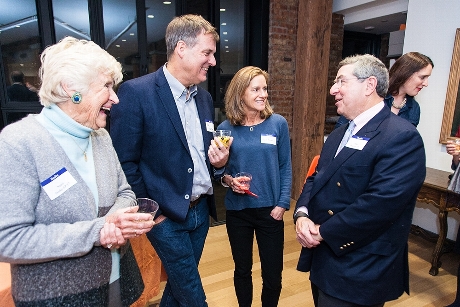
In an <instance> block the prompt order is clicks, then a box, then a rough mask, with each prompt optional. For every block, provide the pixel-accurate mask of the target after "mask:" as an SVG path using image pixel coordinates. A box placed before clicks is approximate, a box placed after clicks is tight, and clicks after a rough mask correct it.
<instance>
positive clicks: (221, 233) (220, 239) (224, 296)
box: [150, 212, 460, 307]
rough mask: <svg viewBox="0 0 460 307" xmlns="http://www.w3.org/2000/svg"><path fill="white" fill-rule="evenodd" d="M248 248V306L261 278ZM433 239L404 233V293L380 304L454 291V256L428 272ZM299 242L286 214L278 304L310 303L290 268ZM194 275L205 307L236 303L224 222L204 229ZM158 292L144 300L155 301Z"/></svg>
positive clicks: (403, 305)
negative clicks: (407, 269)
mask: <svg viewBox="0 0 460 307" xmlns="http://www.w3.org/2000/svg"><path fill="white" fill-rule="evenodd" d="M256 248H257V245H256V244H255V250H254V266H253V280H254V302H253V307H260V306H261V303H260V293H261V284H262V282H261V277H260V273H261V272H260V262H259V257H258V253H257V249H256ZM433 248H434V243H433V242H429V241H427V240H425V239H423V238H421V237H418V236H415V235H412V234H411V235H410V237H409V261H410V291H411V294H410V295H407V294H404V295H402V296H401V297H400V298H399V299H398V300H395V301H392V302H388V303H387V304H385V307H388V306H397V307H413V306H416V307H429V306H430V307H431V306H436V307H440V306H445V305H447V304H450V303H451V302H452V301H453V300H454V297H455V293H456V279H457V277H456V273H457V267H458V263H459V261H460V256H459V255H457V254H455V253H452V252H450V253H446V254H444V255H443V256H442V259H441V260H442V267H441V268H440V269H439V274H438V275H437V276H431V275H430V274H429V273H428V271H429V269H430V267H431V265H430V257H431V252H432V250H433ZM299 252H300V245H299V244H298V243H297V241H296V240H295V231H294V226H293V222H292V216H291V212H287V213H286V214H285V247H284V271H283V290H282V291H281V298H280V302H279V306H280V307H295V306H303V307H310V306H314V305H313V301H312V298H311V292H310V282H309V280H308V273H301V272H298V271H296V270H295V267H296V265H297V260H298V257H299ZM199 269H200V274H201V277H202V281H203V285H204V288H205V292H206V296H207V301H208V304H209V306H210V307H227V306H228V307H234V306H238V304H237V301H236V297H235V292H234V289H233V261H232V257H231V252H230V246H229V243H228V238H227V233H226V230H225V225H219V226H214V227H211V228H210V231H209V234H208V237H207V240H206V245H205V248H204V251H203V257H202V260H201V262H200V267H199ZM160 297H161V293H160V295H159V296H157V297H156V298H154V299H153V300H151V301H150V302H158V299H159V298H160Z"/></svg>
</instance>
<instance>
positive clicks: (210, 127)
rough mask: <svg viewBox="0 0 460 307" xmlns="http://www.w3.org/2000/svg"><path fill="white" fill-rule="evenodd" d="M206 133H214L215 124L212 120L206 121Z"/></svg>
mask: <svg viewBox="0 0 460 307" xmlns="http://www.w3.org/2000/svg"><path fill="white" fill-rule="evenodd" d="M206 131H208V132H214V122H213V121H212V120H209V119H207V120H206Z"/></svg>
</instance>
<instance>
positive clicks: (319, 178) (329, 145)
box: [310, 107, 391, 199]
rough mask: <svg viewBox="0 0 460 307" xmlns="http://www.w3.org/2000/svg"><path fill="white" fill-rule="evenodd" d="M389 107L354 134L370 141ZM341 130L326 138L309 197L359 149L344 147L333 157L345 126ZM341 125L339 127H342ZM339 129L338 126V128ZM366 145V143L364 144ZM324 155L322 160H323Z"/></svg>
mask: <svg viewBox="0 0 460 307" xmlns="http://www.w3.org/2000/svg"><path fill="white" fill-rule="evenodd" d="M390 113H391V111H390V109H389V108H387V107H383V109H382V110H381V111H380V112H379V113H377V115H375V116H374V117H373V118H372V119H371V120H370V121H369V122H368V123H367V124H365V125H364V126H363V127H362V128H361V129H360V130H359V131H358V132H357V133H355V135H357V136H360V137H366V138H369V140H368V142H370V141H371V140H372V139H373V138H374V137H375V136H376V135H377V134H379V133H380V130H379V126H380V124H381V123H382V121H383V120H384V119H385V118H387V117H388V116H390ZM342 127H343V129H342V131H340V132H339V131H337V133H332V134H331V135H330V136H329V137H328V138H327V140H326V143H325V144H324V147H323V150H322V151H321V156H320V159H319V161H318V167H317V169H318V173H317V174H316V176H315V181H314V184H313V187H312V190H311V192H310V199H311V198H312V197H313V196H314V195H315V194H316V193H317V192H318V191H319V190H320V189H321V188H322V187H323V186H324V185H326V184H327V182H328V181H329V179H330V178H331V177H332V176H333V175H334V174H335V172H337V170H338V169H339V168H340V167H341V166H342V165H343V164H345V163H346V161H347V160H348V159H349V158H350V157H351V156H353V155H354V154H355V153H357V152H358V151H359V150H357V149H352V148H348V147H344V148H343V149H342V150H341V151H340V152H339V153H338V154H337V156H336V157H334V155H335V152H336V151H337V148H338V147H339V144H340V142H341V140H342V138H343V135H344V134H345V130H346V128H347V126H345V127H344V126H342ZM342 127H341V128H342ZM339 129H340V128H339ZM366 146H368V145H366ZM323 156H324V160H323Z"/></svg>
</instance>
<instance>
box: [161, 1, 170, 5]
mask: <svg viewBox="0 0 460 307" xmlns="http://www.w3.org/2000/svg"><path fill="white" fill-rule="evenodd" d="M163 4H171V1H163Z"/></svg>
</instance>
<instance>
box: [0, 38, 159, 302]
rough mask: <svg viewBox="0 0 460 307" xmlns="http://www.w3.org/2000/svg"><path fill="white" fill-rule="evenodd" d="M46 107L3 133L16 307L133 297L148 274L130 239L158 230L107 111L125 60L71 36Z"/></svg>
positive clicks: (5, 217)
mask: <svg viewBox="0 0 460 307" xmlns="http://www.w3.org/2000/svg"><path fill="white" fill-rule="evenodd" d="M41 62H42V66H41V68H40V71H39V74H40V78H41V83H42V86H41V88H40V91H39V96H40V101H41V103H42V105H43V106H44V108H43V110H42V112H41V113H40V114H38V115H29V116H28V117H26V118H24V119H22V120H20V121H18V122H16V123H13V124H11V125H8V126H6V127H5V128H4V129H3V131H2V133H1V134H0V169H1V170H2V171H1V172H0V195H1V197H0V216H1V217H2V218H1V219H0V261H3V262H9V263H10V264H11V277H12V295H13V300H14V302H15V304H16V306H37V307H38V306H75V307H77V306H94V307H100V306H117V307H118V306H129V305H130V304H132V303H133V302H134V301H135V300H136V299H137V298H138V297H139V296H140V294H141V293H142V290H143V282H142V278H141V276H140V272H139V269H138V266H137V263H136V260H135V258H134V255H133V251H132V249H131V247H130V245H129V243H128V239H129V238H132V237H135V236H137V235H140V234H143V233H145V232H147V231H149V230H150V229H151V228H152V226H153V221H152V217H151V215H150V214H147V213H136V211H137V206H134V205H136V198H135V195H134V193H133V192H132V191H131V188H130V186H129V185H128V183H127V181H126V178H125V175H124V173H123V171H122V169H121V166H120V163H119V162H118V158H117V155H116V153H115V150H114V149H113V147H112V142H111V139H110V137H109V134H108V133H107V131H106V130H105V129H103V127H105V125H106V120H107V115H106V112H108V111H110V108H111V107H112V105H113V104H116V103H118V98H117V95H116V94H115V92H114V90H113V88H114V86H115V85H116V84H118V83H119V82H120V81H121V79H122V71H121V65H120V63H118V62H117V61H116V60H115V58H114V57H112V56H111V55H110V54H108V53H107V52H106V51H104V50H103V49H101V48H100V47H99V46H97V45H96V44H95V43H93V42H90V41H85V40H78V39H75V38H71V37H67V38H64V39H63V40H62V41H60V42H59V43H57V44H55V45H52V46H50V47H47V48H46V49H45V50H44V51H43V54H42V55H41Z"/></svg>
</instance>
